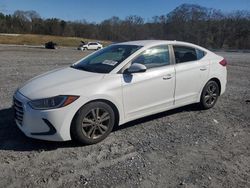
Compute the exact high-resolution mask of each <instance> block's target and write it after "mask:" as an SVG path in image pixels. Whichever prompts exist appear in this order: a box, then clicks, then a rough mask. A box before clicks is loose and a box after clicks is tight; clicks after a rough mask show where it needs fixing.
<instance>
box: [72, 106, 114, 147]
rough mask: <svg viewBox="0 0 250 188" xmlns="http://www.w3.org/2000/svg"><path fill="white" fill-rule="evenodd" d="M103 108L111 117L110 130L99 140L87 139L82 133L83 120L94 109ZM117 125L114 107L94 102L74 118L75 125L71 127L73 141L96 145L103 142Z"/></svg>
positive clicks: (83, 108)
mask: <svg viewBox="0 0 250 188" xmlns="http://www.w3.org/2000/svg"><path fill="white" fill-rule="evenodd" d="M97 107H98V108H103V109H104V110H106V111H107V112H108V113H109V115H110V122H109V126H108V130H107V131H106V133H104V134H103V135H102V136H101V137H99V138H97V139H94V140H93V139H90V138H88V137H86V136H85V135H84V134H83V132H82V127H81V124H82V120H83V118H84V117H85V116H86V115H87V113H89V111H90V110H91V109H93V108H97ZM114 124H115V113H114V110H113V109H112V107H111V106H110V105H108V104H107V103H104V102H92V103H88V104H86V105H84V106H83V107H82V108H81V109H80V110H79V111H78V113H77V114H76V117H75V118H74V121H73V124H72V125H71V136H72V139H73V140H76V141H78V142H80V143H82V144H87V145H89V144H95V143H98V142H100V141H102V140H103V139H105V138H106V137H107V136H108V135H109V133H110V132H111V131H112V129H113V127H114Z"/></svg>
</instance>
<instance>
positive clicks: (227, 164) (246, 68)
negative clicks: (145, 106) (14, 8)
mask: <svg viewBox="0 0 250 188" xmlns="http://www.w3.org/2000/svg"><path fill="white" fill-rule="evenodd" d="M220 54H221V55H223V56H224V57H226V58H227V59H228V61H229V65H228V86H227V91H226V93H225V95H223V96H222V97H221V98H220V99H219V101H218V103H217V104H216V106H215V107H214V108H213V109H210V110H207V111H200V110H199V109H198V108H196V106H194V105H191V106H186V107H183V108H179V109H176V110H171V111H168V112H164V113H160V114H157V115H154V116H150V117H147V118H144V119H140V120H137V121H134V122H131V123H128V124H126V125H124V126H123V127H120V128H119V129H116V130H115V131H113V132H112V133H111V135H110V136H109V137H108V138H107V139H105V140H104V141H103V142H101V143H99V144H96V145H92V146H79V145H76V144H75V143H73V142H64V143H54V142H44V141H37V140H33V139H29V138H26V137H25V136H24V135H23V134H22V133H21V132H20V131H19V130H18V129H17V128H16V126H15V124H14V123H13V120H12V110H11V104H12V95H13V93H14V91H15V89H16V88H17V87H18V86H20V85H21V84H22V83H24V82H25V81H27V80H28V79H30V78H31V77H33V76H35V75H38V74H40V73H43V72H45V71H48V70H51V69H53V68H57V67H61V66H68V65H69V64H70V63H72V62H74V61H75V60H77V59H79V58H80V57H82V56H84V55H86V52H80V51H76V50H73V49H69V48H64V49H59V50H55V51H54V50H45V49H39V48H27V47H7V46H0V187H83V186H86V187H250V113H249V112H250V54H249V53H248V54H247V53H220Z"/></svg>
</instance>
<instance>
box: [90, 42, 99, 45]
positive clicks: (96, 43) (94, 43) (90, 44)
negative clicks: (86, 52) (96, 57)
mask: <svg viewBox="0 0 250 188" xmlns="http://www.w3.org/2000/svg"><path fill="white" fill-rule="evenodd" d="M89 45H97V43H93V42H92V43H89Z"/></svg>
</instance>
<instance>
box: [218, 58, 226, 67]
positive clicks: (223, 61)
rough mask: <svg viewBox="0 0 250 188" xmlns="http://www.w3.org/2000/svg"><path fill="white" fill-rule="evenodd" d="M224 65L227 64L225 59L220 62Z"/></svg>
mask: <svg viewBox="0 0 250 188" xmlns="http://www.w3.org/2000/svg"><path fill="white" fill-rule="evenodd" d="M219 63H220V64H221V65H222V66H223V67H225V66H227V61H226V60H225V59H223V60H222V61H220V62H219Z"/></svg>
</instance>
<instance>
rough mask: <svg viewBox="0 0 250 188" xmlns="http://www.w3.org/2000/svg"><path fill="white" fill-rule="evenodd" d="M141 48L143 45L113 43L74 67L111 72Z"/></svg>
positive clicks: (90, 70) (98, 71)
mask: <svg viewBox="0 0 250 188" xmlns="http://www.w3.org/2000/svg"><path fill="white" fill-rule="evenodd" d="M140 48H141V46H136V45H111V46H109V47H106V48H103V49H102V50H98V51H97V52H95V53H93V54H92V55H90V56H88V57H87V58H84V59H83V60H82V61H81V62H80V63H77V64H75V65H73V66H72V67H73V68H76V69H80V70H85V71H89V72H97V73H109V72H110V71H112V70H113V69H114V68H115V67H116V66H118V65H119V64H120V63H121V62H122V61H124V60H125V59H126V58H128V57H129V56H130V55H131V54H133V53H134V52H135V51H137V50H138V49H140Z"/></svg>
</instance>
